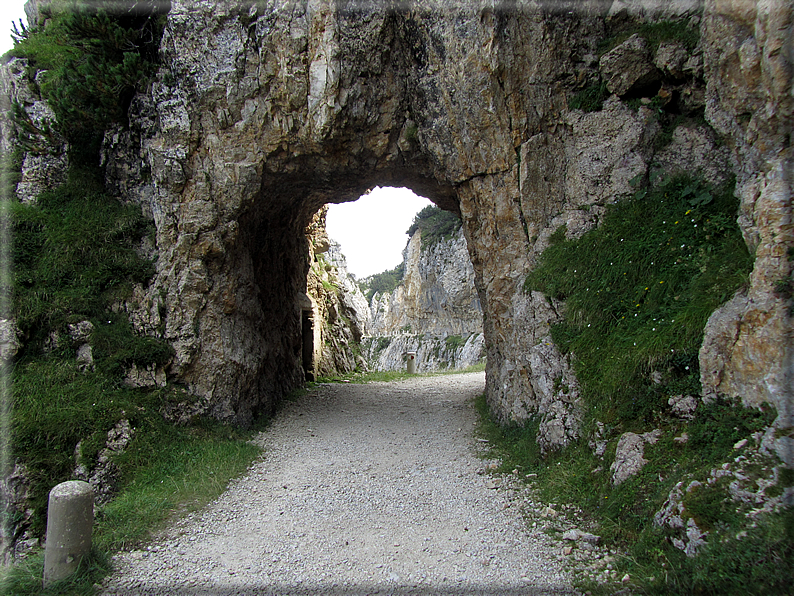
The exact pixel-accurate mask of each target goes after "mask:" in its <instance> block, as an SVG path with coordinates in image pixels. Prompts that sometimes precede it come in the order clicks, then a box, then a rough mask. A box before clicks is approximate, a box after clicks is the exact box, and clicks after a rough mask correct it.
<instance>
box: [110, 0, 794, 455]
mask: <svg viewBox="0 0 794 596" xmlns="http://www.w3.org/2000/svg"><path fill="white" fill-rule="evenodd" d="M556 6H557V5H556V3H537V4H536V3H524V4H522V5H521V6H520V8H516V9H513V10H501V9H499V10H497V9H494V8H493V5H492V3H485V2H484V3H477V2H469V3H461V4H459V5H456V6H454V7H452V8H450V7H445V9H444V10H436V9H435V7H434V5H431V4H430V3H424V2H416V3H410V4H406V5H401V8H400V9H399V10H394V11H391V12H388V11H386V10H382V9H381V8H379V7H378V5H377V4H376V3H373V4H363V3H348V4H344V3H343V4H339V3H332V2H330V1H327V0H316V1H312V2H309V3H297V2H289V1H284V2H273V3H264V4H263V3H257V4H252V5H249V6H245V7H242V6H240V5H237V4H230V3H217V2H209V1H207V0H199V1H195V0H190V1H186V0H175V1H174V2H173V3H172V10H171V12H170V14H169V15H168V23H167V26H166V31H165V35H164V39H163V43H162V58H163V66H162V69H161V72H160V74H159V76H158V79H157V81H155V82H154V83H153V84H152V86H151V88H150V90H149V91H148V92H147V93H146V94H144V95H141V96H138V97H137V98H135V100H134V101H133V104H132V106H131V112H130V119H131V126H130V128H129V130H116V131H111V133H109V134H108V135H107V137H106V139H105V149H104V152H105V163H107V164H108V165H110V166H112V167H108V175H109V185H110V186H111V187H112V188H114V189H116V192H118V193H119V194H120V195H121V196H123V197H124V198H125V199H127V200H133V201H137V202H139V203H140V204H141V206H142V208H143V210H144V212H145V213H146V214H148V215H149V216H150V217H151V218H152V219H153V221H154V223H155V226H156V228H157V237H156V249H157V252H158V257H159V258H158V261H157V267H158V271H157V275H156V278H155V279H154V280H153V282H152V283H151V285H150V286H149V287H146V288H144V287H139V288H136V289H135V292H134V296H133V301H134V303H133V301H130V304H128V306H127V309H128V312H129V315H130V319H131V320H132V321H133V322H134V324H135V325H136V327H137V329H138V331H140V332H142V333H149V334H153V335H155V334H156V335H159V336H161V337H163V338H164V339H166V340H167V341H169V342H170V343H171V345H172V346H173V347H174V349H175V352H176V355H175V358H174V360H173V362H172V364H171V365H170V368H169V369H168V371H167V374H168V375H169V376H170V377H171V378H173V379H178V380H180V381H181V382H183V383H185V384H186V386H187V387H188V388H189V390H190V391H191V392H192V393H193V394H195V395H196V396H198V398H199V399H200V400H205V402H204V403H206V404H208V407H209V410H210V412H211V413H212V414H213V415H215V416H217V417H218V418H221V419H225V420H233V421H236V422H239V423H243V424H245V423H247V422H248V421H250V420H251V417H252V415H253V413H254V412H255V411H260V410H268V409H271V408H272V407H273V406H274V404H275V403H276V401H277V400H278V399H279V397H280V396H282V395H284V394H285V393H287V392H288V391H290V390H291V389H293V388H294V387H296V386H297V385H298V384H300V383H301V382H302V381H303V379H304V378H305V377H304V368H303V358H302V306H301V304H302V296H305V295H306V290H307V282H306V280H307V275H308V272H309V269H310V266H311V259H310V256H309V255H310V248H309V246H308V245H307V240H306V236H305V229H306V227H307V226H308V225H309V224H310V222H311V220H312V217H313V216H314V214H315V213H316V212H317V211H318V210H319V209H320V208H321V206H322V205H323V204H326V203H329V202H343V201H347V200H354V199H355V198H357V197H358V196H360V195H361V194H362V193H363V192H364V191H365V190H366V189H367V188H369V187H371V186H373V185H375V184H391V185H399V186H408V187H410V188H412V189H413V190H415V191H416V192H418V193H419V194H422V195H423V196H427V197H429V198H430V199H431V200H432V201H434V202H435V203H436V204H438V205H439V206H441V207H442V208H445V209H448V210H451V211H455V212H458V213H460V214H461V216H462V220H463V230H464V235H465V237H466V241H467V249H468V252H469V255H470V258H471V262H472V265H473V271H474V282H475V283H474V285H475V286H476V288H477V291H478V294H479V299H480V303H481V305H482V309H483V314H484V336H485V343H486V346H487V352H488V360H487V367H488V368H487V378H488V381H487V397H488V402H489V404H490V406H491V407H492V409H493V411H494V412H495V413H496V415H497V417H498V418H500V419H501V420H504V421H507V420H515V421H518V422H523V421H524V420H526V419H528V418H529V417H540V418H541V420H542V424H541V437H545V438H541V442H542V443H543V444H544V445H545V448H553V447H555V446H559V445H562V444H564V443H565V442H567V441H569V440H570V439H572V438H573V437H575V436H576V435H577V433H578V432H579V430H578V424H579V423H578V419H579V414H578V413H577V412H578V408H577V394H576V391H575V389H574V388H575V387H576V383H575V379H574V378H573V376H572V373H571V370H570V366H569V363H568V361H567V358H566V357H563V355H562V354H560V353H559V351H555V350H556V349H555V348H554V346H553V345H551V343H550V340H549V333H548V330H549V326H550V325H551V324H553V323H554V322H555V321H556V320H558V319H559V316H560V312H561V309H562V308H563V306H562V305H559V304H554V303H553V302H549V301H547V300H546V299H545V298H544V297H543V296H540V295H534V294H526V293H524V292H523V289H522V284H523V280H524V279H525V277H526V275H527V273H528V272H529V271H530V270H531V268H532V267H533V266H534V264H535V262H536V259H537V257H538V255H539V254H540V253H541V252H542V251H543V250H544V249H545V247H546V246H548V241H549V237H550V236H551V234H552V233H553V232H554V231H556V230H557V229H558V228H560V226H562V225H563V224H564V225H565V226H566V228H565V229H566V235H567V236H568V237H569V238H572V237H576V236H579V235H581V234H583V233H584V232H586V231H587V230H588V229H591V228H592V227H593V226H596V225H597V224H598V222H599V220H600V218H601V216H602V215H603V213H604V209H605V208H606V206H607V205H608V204H609V203H612V202H614V201H617V200H620V199H621V198H623V197H626V196H629V195H630V194H631V193H632V188H631V185H630V184H629V180H632V179H634V178H637V177H638V176H639V177H640V178H643V177H647V176H648V175H649V174H651V173H652V172H653V171H654V169H656V168H662V169H665V170H670V171H675V170H676V169H685V170H686V169H693V168H695V169H700V170H702V171H703V172H704V174H705V175H706V176H707V177H709V178H712V179H715V180H718V179H724V173H725V172H726V171H731V170H732V171H733V173H735V174H736V176H737V195H738V196H739V198H740V199H741V214H740V223H741V226H742V230H743V233H744V236H745V239H746V241H747V243H748V245H749V246H750V248H751V251H752V252H754V253H755V257H756V259H755V268H754V271H753V274H752V278H751V282H750V287H749V288H748V289H747V292H746V296H745V297H744V298H737V302H736V303H732V306H731V307H730V308H729V309H728V310H730V309H732V310H731V313H733V314H731V316H732V317H733V319H732V321H731V320H730V318H725V317H727V315H726V312H727V311H724V312H723V313H722V314H721V315H720V316H719V317H717V316H716V315H715V318H713V321H714V322H713V323H710V325H709V329H707V332H706V335H707V338H710V339H709V340H708V341H707V344H708V345H709V346H711V347H709V348H704V350H703V351H702V352H701V370H702V371H704V372H703V375H704V377H703V385H704V389H705V391H706V392H707V393H709V392H711V393H715V392H720V393H727V394H729V395H735V396H740V397H741V398H742V399H743V400H744V401H745V403H747V404H750V405H759V404H762V403H766V402H768V403H771V404H773V405H774V406H775V407H776V408H777V410H778V412H779V413H780V416H779V419H778V422H777V425H778V426H779V427H790V426H791V425H792V420H791V418H792V411H791V408H790V393H789V388H790V383H789V382H788V381H787V376H786V375H787V374H789V373H787V371H788V370H790V368H791V358H792V351H791V345H790V341H791V337H790V329H791V325H790V314H789V313H790V310H789V309H790V304H791V303H790V301H791V297H790V296H787V295H786V294H785V293H781V291H780V290H781V288H785V287H786V285H785V284H786V283H787V282H788V281H791V268H792V262H791V259H790V258H789V256H788V250H789V248H790V247H791V246H792V244H794V239H793V238H792V234H794V231H793V230H792V223H791V217H790V205H791V186H790V178H789V172H791V171H792V169H793V168H792V151H793V150H792V148H791V143H790V131H791V122H792V104H793V103H794V100H792V94H791V69H792V65H791V58H790V55H789V53H787V52H786V51H785V48H786V47H788V46H787V43H788V42H789V41H790V35H791V27H792V25H791V23H792V16H791V13H792V8H791V6H790V3H786V2H784V1H783V0H773V1H772V2H769V3H764V4H753V3H747V2H742V1H740V0H720V1H719V2H717V1H716V0H707V1H706V2H705V5H704V7H703V15H702V19H701V20H700V31H701V42H700V44H699V46H698V47H697V48H696V49H695V50H694V51H693V52H691V53H687V54H686V55H685V53H684V52H685V50H684V48H683V46H681V45H675V44H669V43H668V44H667V45H663V46H661V47H652V46H651V44H648V43H647V40H646V48H647V54H643V56H642V57H641V58H642V60H640V62H641V63H642V65H643V68H646V69H647V70H649V72H651V73H652V74H653V76H652V77H651V79H649V80H652V81H656V78H658V80H659V84H660V85H662V86H663V87H664V88H665V89H667V90H668V91H669V94H668V95H666V97H669V98H670V101H675V102H677V104H676V105H675V109H677V110H680V111H681V113H683V114H689V113H693V114H697V110H699V109H702V108H703V106H705V115H706V119H707V121H708V123H709V124H710V125H711V126H713V127H714V129H715V130H716V131H717V133H718V134H719V135H720V139H717V138H715V137H714V135H712V134H711V133H710V132H709V131H708V130H707V129H706V128H705V127H703V128H701V127H697V126H694V125H687V126H683V127H680V128H679V129H678V130H676V131H675V133H674V134H673V140H672V142H671V144H670V145H669V146H668V147H667V148H664V147H658V146H657V143H656V140H657V139H658V138H659V136H658V135H659V134H660V126H659V124H658V122H657V119H656V117H655V114H654V111H653V110H652V109H649V108H647V107H640V108H639V109H638V110H634V109H632V108H629V107H628V106H627V105H625V104H624V103H622V102H621V101H620V100H619V98H618V97H616V96H613V97H612V98H610V99H609V100H607V101H606V102H605V103H604V106H603V109H602V110H601V111H597V112H591V113H585V112H582V111H578V110H570V109H569V108H568V100H569V99H570V98H571V97H573V95H574V94H575V93H576V92H577V91H578V90H580V89H581V88H583V87H585V86H586V85H588V84H591V83H593V82H597V81H598V80H600V77H601V76H602V71H604V73H606V72H607V71H606V70H604V69H605V67H606V66H608V64H609V60H604V59H603V58H602V61H601V64H599V60H598V58H597V55H598V50H597V48H598V42H599V41H600V40H602V39H603V38H604V36H605V27H606V23H607V22H613V20H618V19H629V21H630V20H631V19H634V18H643V19H648V20H665V19H667V20H669V19H678V18H683V19H686V20H687V22H689V19H690V18H692V19H697V18H699V16H698V14H699V11H700V6H701V5H700V3H699V2H696V1H694V0H692V1H683V0H682V1H679V2H661V1H648V0H643V1H639V0H637V1H632V0H617V1H615V2H612V3H611V5H610V8H609V9H608V11H607V19H606V20H605V19H604V16H603V15H604V11H603V9H604V8H605V6H604V5H603V2H599V1H596V0H593V1H592V2H581V3H578V4H577V10H576V11H571V12H566V11H557V10H555V7H556ZM693 15H694V16H693ZM626 43H628V42H626ZM630 45H631V47H632V48H633V47H634V45H636V47H637V48H639V49H640V50H641V48H642V45H643V44H642V42H641V41H640V40H639V39H637V38H635V39H634V40H633V41H632V42H631V44H630ZM629 49H631V48H630V47H629V46H625V47H624V48H623V49H622V50H621V51H622V52H623V54H625V55H627V54H629V52H628V50H629ZM640 54H642V51H640ZM613 70H614V68H613ZM616 74H617V72H616ZM644 76H645V75H642V76H640V77H638V78H636V79H635V80H634V82H632V83H631V85H630V86H629V87H628V88H627V91H625V92H626V93H628V94H632V93H634V94H640V95H642V94H643V93H644V89H643V88H644V86H645V85H646V83H645V82H642V83H638V81H641V80H642V79H643V77H644ZM616 84H617V83H615V85H616ZM647 84H648V85H650V86H655V85H656V83H655V82H653V84H652V85H651V84H650V83H647ZM621 85H622V86H625V84H623V83H621ZM613 89H614V90H615V91H616V92H619V91H621V89H620V88H618V87H616V86H614V85H613ZM718 141H721V142H722V144H720V143H718ZM695 155H697V156H698V157H694V156H695ZM728 162H730V163H728ZM122 164H123V165H122ZM720 317H723V319H722V321H721V322H720V321H719V320H718V319H719V318H720ZM712 325H714V326H715V327H714V329H711V326H712ZM720 329H725V330H727V331H725V332H724V333H723V332H722V331H719V330H720ZM731 330H735V332H734V331H731ZM562 387H567V388H568V392H567V393H566V392H564V391H561V388H562Z"/></svg>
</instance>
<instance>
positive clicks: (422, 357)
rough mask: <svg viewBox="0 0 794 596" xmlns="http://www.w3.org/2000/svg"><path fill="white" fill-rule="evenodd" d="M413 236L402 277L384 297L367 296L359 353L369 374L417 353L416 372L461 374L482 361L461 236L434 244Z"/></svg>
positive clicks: (477, 308) (478, 313)
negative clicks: (366, 318) (452, 370)
mask: <svg viewBox="0 0 794 596" xmlns="http://www.w3.org/2000/svg"><path fill="white" fill-rule="evenodd" d="M422 238H423V235H422V233H421V231H415V232H414V234H413V236H411V239H410V241H409V242H408V246H407V247H406V249H405V258H404V261H403V264H404V271H405V273H404V276H403V279H402V281H401V282H400V284H399V285H398V286H397V288H395V289H394V291H392V292H390V293H384V294H379V293H376V294H375V295H374V296H372V301H371V303H370V311H371V323H370V328H369V336H370V337H368V338H365V340H364V342H363V346H362V347H363V352H364V355H365V357H366V359H367V362H368V363H369V365H370V367H371V368H373V369H375V370H395V369H400V368H403V367H405V358H404V353H405V352H407V351H415V352H417V359H418V366H417V370H418V371H419V372H423V371H431V370H439V369H447V368H461V367H466V366H469V365H472V364H476V363H478V362H480V361H481V360H482V358H483V357H484V349H485V348H484V338H483V334H482V307H481V305H480V297H479V294H478V293H477V289H476V287H475V284H474V268H473V267H472V265H471V259H470V257H469V253H468V251H467V249H466V239H465V238H464V236H463V231H462V230H460V229H459V230H458V231H456V232H454V233H453V234H452V235H450V236H449V237H446V238H442V239H438V240H437V241H434V242H432V243H431V242H428V241H427V240H425V242H424V244H426V246H423V240H422Z"/></svg>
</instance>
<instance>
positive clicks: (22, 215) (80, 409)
mask: <svg viewBox="0 0 794 596" xmlns="http://www.w3.org/2000/svg"><path fill="white" fill-rule="evenodd" d="M94 6H96V5H93V4H92V5H81V6H80V7H77V6H73V5H72V4H69V5H68V7H67V6H66V4H65V3H54V4H52V5H50V8H48V9H47V10H48V12H47V14H46V15H45V16H46V17H47V18H48V20H47V24H46V26H41V27H32V28H31V29H29V30H24V31H17V38H18V39H17V44H16V47H15V48H14V50H12V52H11V55H12V56H18V57H24V58H27V59H28V60H29V64H30V68H31V74H33V73H34V72H35V71H37V70H40V69H46V70H47V72H46V74H44V75H43V76H39V77H37V78H36V80H37V81H38V82H37V84H38V85H39V89H38V90H39V91H40V93H41V94H42V97H43V98H45V99H46V100H47V101H48V103H49V104H50V105H51V106H52V107H53V109H54V111H55V114H56V116H57V122H53V123H50V125H49V126H51V127H52V129H53V130H57V131H58V132H61V133H62V134H64V136H65V137H66V138H67V139H68V140H69V142H70V143H71V145H72V148H73V150H72V151H71V153H70V172H69V178H68V181H67V183H66V184H64V185H63V186H61V187H59V188H57V189H55V190H53V191H51V192H47V193H44V194H42V195H39V196H38V197H37V199H36V201H35V202H33V203H28V204H21V203H19V202H18V201H16V200H14V199H13V198H10V197H13V192H12V191H13V187H14V186H15V184H16V183H17V182H18V181H19V170H20V169H21V167H22V159H21V155H22V150H28V151H33V152H35V151H36V150H37V147H31V146H29V145H26V143H25V140H26V139H29V138H32V137H31V135H33V136H36V135H38V136H39V137H42V138H45V139H46V138H47V134H43V135H42V134H41V133H42V132H43V133H47V131H46V130H44V131H42V130H34V131H31V130H29V129H28V128H27V127H26V123H27V122H29V119H28V118H26V114H25V112H24V109H23V107H22V106H20V105H16V106H14V113H13V115H14V122H15V124H16V125H17V131H18V133H19V138H18V142H19V147H20V149H19V150H18V151H17V153H15V155H14V156H13V159H6V160H4V168H5V169H6V170H9V169H10V170H11V171H5V172H4V176H3V182H4V184H5V185H6V186H5V187H4V190H5V191H6V192H3V194H2V200H3V217H4V218H8V220H7V221H8V223H9V227H10V233H11V237H12V245H11V247H10V250H9V252H10V256H11V259H12V262H13V265H14V267H13V270H12V271H11V275H10V277H9V278H7V279H3V280H2V283H3V287H2V288H1V289H2V292H3V294H4V295H5V296H11V297H12V299H11V300H10V301H7V302H4V303H3V306H4V308H5V309H6V312H2V313H0V316H2V317H4V318H11V317H13V318H14V319H15V321H16V324H17V326H18V328H19V331H20V334H21V338H20V339H21V348H20V351H19V352H18V354H17V357H16V360H15V362H14V366H13V368H12V369H11V379H10V381H11V387H10V388H11V396H10V397H11V400H10V401H11V403H10V425H9V426H10V432H11V437H12V441H11V452H10V454H9V456H10V457H9V459H8V463H9V464H10V468H9V469H5V470H2V473H3V475H4V477H7V478H11V480H10V481H11V482H13V483H14V486H15V487H16V490H18V491H19V492H20V494H24V495H26V500H25V502H24V503H23V502H20V503H11V504H7V505H9V508H8V509H7V510H4V511H3V512H2V520H1V521H2V524H3V527H4V529H8V530H10V531H11V534H10V535H9V534H6V535H4V536H3V538H4V539H5V540H11V541H14V540H20V541H28V543H30V542H31V541H32V542H35V540H36V539H37V538H40V537H41V536H42V535H43V532H44V529H45V520H46V510H47V496H48V492H49V490H50V489H51V488H52V487H53V486H54V485H56V484H57V483H59V482H62V481H64V480H69V479H73V478H74V477H75V474H85V475H86V476H90V475H91V474H93V473H94V472H95V471H96V470H97V469H98V467H97V464H98V463H99V461H100V459H103V460H105V462H104V464H103V466H100V467H102V468H103V470H104V473H105V476H106V477H105V480H104V481H103V483H102V486H103V488H104V489H107V490H109V491H110V493H111V494H117V495H118V497H117V498H116V499H114V500H112V501H110V502H109V503H107V504H100V505H99V506H98V507H97V520H96V524H95V528H94V553H93V556H92V558H91V561H90V562H89V564H88V565H86V566H85V569H83V571H82V572H81V573H79V574H78V576H77V577H76V578H74V579H73V580H70V581H69V582H67V583H66V584H60V583H59V584H57V585H55V586H52V588H51V589H50V590H49V592H48V593H56V592H57V593H63V594H65V593H70V594H71V593H74V594H81V593H86V594H87V593H93V592H94V589H93V587H92V586H93V584H94V583H95V582H96V581H97V580H98V579H99V578H101V576H102V575H103V574H105V573H106V572H107V571H108V570H109V559H108V557H107V554H108V553H111V552H113V551H114V550H117V549H119V548H128V547H131V546H132V545H135V544H137V543H138V542H140V541H142V540H144V539H146V538H147V537H148V536H149V532H151V531H152V529H153V528H155V527H157V526H159V525H160V524H162V523H163V522H164V521H165V520H166V519H167V518H168V517H169V516H170V515H172V514H173V511H174V510H175V509H177V508H182V509H184V508H185V507H187V508H194V507H200V506H201V504H202V503H206V502H207V501H208V500H211V499H212V498H214V497H215V496H216V495H217V494H219V492H221V491H222V490H223V489H224V488H225V486H226V483H227V482H228V480H229V479H231V478H233V477H234V476H236V475H238V474H239V473H241V472H242V471H243V470H244V469H245V468H246V467H247V466H248V465H249V463H250V462H251V461H252V459H253V458H255V457H256V456H257V455H258V454H259V449H258V448H257V447H255V446H253V445H251V444H249V443H248V442H247V441H248V439H249V438H250V436H251V432H250V431H248V432H242V431H239V430H235V429H232V428H229V427H227V426H222V425H220V424H219V423H216V422H212V421H210V420H207V419H204V418H203V417H201V416H194V417H192V418H189V419H185V420H183V421H182V423H181V424H175V423H174V418H175V417H177V415H174V414H173V413H174V412H178V411H179V408H180V407H184V404H193V403H194V402H195V398H194V397H192V396H190V395H188V394H187V393H186V392H185V391H184V390H183V389H181V388H179V387H176V386H173V385H166V386H154V387H150V388H134V387H131V386H128V385H127V384H126V383H125V376H126V374H127V372H128V371H129V370H130V368H131V367H133V366H138V367H141V368H146V367H154V368H156V367H158V366H162V365H164V364H166V363H167V362H168V361H169V360H170V359H171V357H172V352H173V351H172V349H171V347H170V346H169V345H168V344H167V343H165V342H163V341H160V340H158V339H157V338H154V337H142V336H140V335H138V334H136V333H135V332H134V330H133V328H132V325H131V324H130V322H129V321H128V320H127V317H126V315H125V314H124V309H123V307H122V306H121V305H123V302H124V300H125V299H126V298H128V297H129V296H130V293H131V290H132V287H133V286H134V285H135V284H146V283H147V282H148V281H149V280H150V279H151V277H152V276H153V275H154V272H155V261H154V260H153V258H152V257H151V254H150V251H149V250H147V249H146V246H147V245H151V242H150V237H151V236H152V235H153V227H152V224H151V222H150V221H148V220H146V219H145V218H143V217H142V215H141V211H140V208H139V207H137V206H133V205H124V204H122V203H120V202H119V201H118V200H117V199H116V198H114V197H112V196H109V195H108V194H107V192H106V191H105V189H104V184H103V182H102V178H103V176H102V173H101V172H100V171H99V169H98V167H97V165H98V151H97V150H98V147H99V143H100V142H101V140H102V135H103V132H104V130H105V128H106V127H107V126H108V125H109V124H111V123H122V124H123V123H124V121H125V118H126V110H127V107H128V105H129V101H130V99H131V97H132V94H133V93H134V92H135V91H136V90H137V89H139V88H140V87H141V86H142V85H145V83H146V81H147V79H148V77H149V76H150V75H151V74H152V72H153V69H154V66H155V62H156V56H157V45H158V43H159V37H160V29H159V28H160V27H161V25H162V20H161V19H160V18H159V11H160V9H161V8H162V7H163V3H160V2H138V3H135V5H134V6H132V5H130V4H129V3H126V2H125V3H118V5H117V6H116V7H117V8H120V9H119V10H112V8H113V6H112V5H111V4H109V3H105V4H104V7H105V9H107V10H106V11H105V12H101V11H98V10H96V9H95V8H93V7H94ZM78 8H79V9H78ZM121 8H123V10H121ZM31 80H33V78H32V77H31ZM39 149H40V148H39ZM76 329H79V331H77V332H76V331H75V330H76ZM86 346H90V348H91V350H90V356H85V353H84V354H83V357H82V359H81V360H80V361H79V362H78V358H77V356H78V352H79V351H80V349H81V348H85V347H86ZM121 422H126V423H127V424H128V425H129V426H128V428H129V429H130V432H129V435H128V436H126V437H125V441H126V447H125V449H123V450H118V451H111V452H109V453H108V452H107V451H106V445H107V442H108V441H109V433H112V432H113V431H114V428H116V427H117V426H118V425H119V424H120V423H121ZM103 451H105V453H104V455H103ZM80 470H82V472H81V471H80ZM4 504H5V503H4ZM17 506H19V508H17ZM8 546H9V544H8V542H5V543H4V544H3V547H4V548H7V547H8ZM41 567H42V556H41V554H40V553H38V554H36V553H35V552H34V554H32V555H29V556H28V557H27V558H26V559H25V561H24V563H22V564H20V565H18V566H16V567H14V568H12V569H10V570H9V571H8V572H7V573H4V574H3V575H2V576H0V592H3V593H14V594H38V593H41V589H42V588H41V572H42V569H41Z"/></svg>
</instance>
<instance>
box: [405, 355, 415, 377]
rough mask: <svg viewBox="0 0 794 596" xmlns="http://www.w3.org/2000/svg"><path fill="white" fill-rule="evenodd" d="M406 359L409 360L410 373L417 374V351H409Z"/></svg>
mask: <svg viewBox="0 0 794 596" xmlns="http://www.w3.org/2000/svg"><path fill="white" fill-rule="evenodd" d="M406 359H407V360H408V374H409V375H415V374H416V352H407V353H406Z"/></svg>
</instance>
